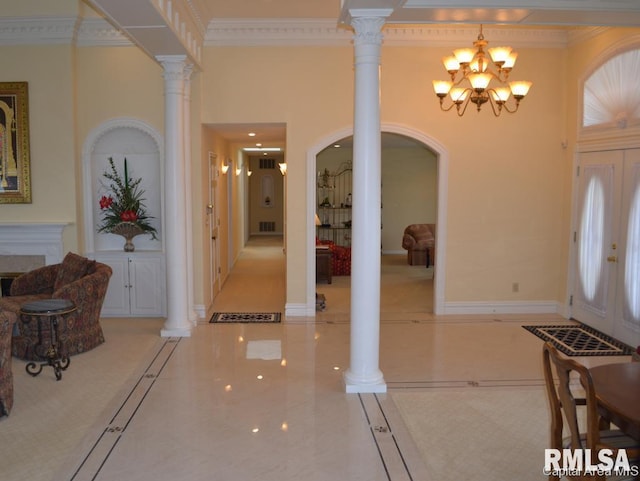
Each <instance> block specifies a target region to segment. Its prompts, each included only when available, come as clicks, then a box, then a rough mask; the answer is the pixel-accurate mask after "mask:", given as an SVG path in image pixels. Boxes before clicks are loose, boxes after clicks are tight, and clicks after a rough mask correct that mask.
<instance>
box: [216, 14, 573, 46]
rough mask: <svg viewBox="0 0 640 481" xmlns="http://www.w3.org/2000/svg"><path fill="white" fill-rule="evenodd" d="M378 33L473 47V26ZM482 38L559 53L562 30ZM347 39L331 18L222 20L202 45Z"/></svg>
mask: <svg viewBox="0 0 640 481" xmlns="http://www.w3.org/2000/svg"><path fill="white" fill-rule="evenodd" d="M382 34H383V38H384V40H383V45H384V46H388V47H405V46H420V47H424V46H437V47H459V46H460V45H462V44H465V43H468V44H469V45H472V44H473V41H474V40H476V38H477V36H478V27H477V26H453V27H452V26H433V25H400V24H388V25H385V26H384V28H383V29H382ZM484 35H485V37H486V38H487V39H489V40H490V41H491V42H493V43H498V42H499V43H508V44H509V45H511V46H512V47H515V48H517V47H538V48H564V47H566V46H567V41H568V34H567V30H566V29H562V28H557V29H552V28H542V29H535V28H505V27H503V28H484ZM352 39H353V30H351V28H350V27H346V26H343V25H339V24H338V23H337V21H336V20H333V19H326V20H315V19H290V20H277V21H273V20H261V19H253V20H251V19H228V20H212V21H211V22H210V23H209V26H208V28H207V34H206V36H205V46H208V47H212V46H217V47H220V46H259V45H283V46H284V45H325V46H327V45H328V46H331V45H338V46H340V45H342V46H344V45H350V43H351V41H352Z"/></svg>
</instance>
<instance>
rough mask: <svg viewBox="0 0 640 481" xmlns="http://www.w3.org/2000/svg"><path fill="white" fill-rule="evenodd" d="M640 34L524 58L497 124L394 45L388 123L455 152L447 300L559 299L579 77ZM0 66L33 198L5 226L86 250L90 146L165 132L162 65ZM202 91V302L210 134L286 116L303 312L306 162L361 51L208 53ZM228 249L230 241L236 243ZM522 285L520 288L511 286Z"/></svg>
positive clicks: (33, 57) (116, 50) (387, 70)
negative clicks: (122, 124) (146, 127)
mask: <svg viewBox="0 0 640 481" xmlns="http://www.w3.org/2000/svg"><path fill="white" fill-rule="evenodd" d="M18 3H21V2H18ZM36 4H37V2H35V3H29V5H36ZM71 4H73V5H74V6H75V5H76V4H75V3H74V2H70V4H68V6H69V7H71ZM16 14H17V13H16ZM639 32H640V30H639V29H635V30H630V29H609V30H605V31H604V33H603V34H601V35H600V36H599V37H597V38H594V39H589V40H587V41H583V42H581V43H578V44H572V45H571V46H570V47H569V48H567V49H533V48H529V49H524V48H522V49H519V50H520V57H519V60H518V64H517V66H516V69H515V70H514V72H513V74H512V76H513V78H526V79H530V80H532V81H533V82H534V85H533V88H532V90H531V93H530V95H529V96H528V98H527V99H525V101H524V103H523V105H522V108H521V110H520V111H519V112H518V113H517V114H515V115H503V116H502V117H500V118H495V117H493V115H491V114H490V112H488V111H483V112H481V113H476V112H469V113H467V115H465V116H464V117H462V118H459V117H457V116H456V115H455V114H454V113H453V112H449V113H443V112H441V111H440V110H439V107H438V103H437V100H436V98H435V96H434V95H433V93H432V88H431V85H430V82H431V80H432V79H433V78H444V75H443V73H444V72H443V70H442V67H441V66H440V61H439V60H438V59H439V58H440V57H442V56H443V55H445V54H447V53H448V50H449V49H443V48H429V47H424V48H413V47H406V48H405V47H402V48H401V47H383V52H382V69H381V72H382V77H381V81H382V83H381V101H382V110H381V113H382V121H383V123H385V124H387V125H395V126H399V127H402V128H405V127H406V128H408V129H412V130H415V131H417V132H420V133H421V135H424V136H425V137H426V138H430V139H434V141H435V142H437V143H438V145H440V146H442V147H443V148H444V149H445V150H446V153H447V157H448V162H449V164H448V167H449V183H448V186H447V189H446V197H445V198H444V202H445V203H446V206H447V223H448V237H447V239H448V242H447V245H446V252H447V259H446V261H447V262H446V279H447V284H446V289H445V300H446V301H501V300H502V301H505V300H526V301H535V300H556V301H560V302H563V301H564V297H565V285H566V271H567V264H568V245H569V242H568V240H569V234H570V219H571V203H570V202H571V183H572V164H573V157H574V150H575V145H576V140H577V135H578V134H577V128H576V125H577V115H578V112H579V95H578V89H579V80H580V79H581V78H582V77H583V75H584V72H585V70H586V69H588V68H590V66H591V65H592V64H593V61H594V59H596V58H598V57H599V56H600V55H601V54H602V53H603V52H604V51H606V50H607V49H609V48H610V46H611V45H613V44H616V43H617V42H623V41H625V40H628V38H629V37H630V36H632V35H635V36H638V35H639ZM638 44H640V42H638ZM0 61H1V62H2V64H3V65H5V66H10V68H6V69H3V72H4V73H2V74H0V80H3V81H9V80H11V81H15V80H26V81H28V82H29V93H30V119H31V162H32V190H33V203H32V204H22V205H6V204H5V205H1V206H0V212H1V217H2V221H5V222H6V221H25V220H26V221H32V222H43V221H66V222H70V223H73V225H71V226H70V227H68V228H67V229H66V230H65V239H64V241H65V249H67V250H82V245H83V244H82V240H78V236H79V233H80V232H82V206H83V202H84V200H83V198H82V185H81V180H80V179H81V176H80V172H81V151H82V147H83V144H84V142H85V140H86V138H87V135H88V134H89V133H90V132H91V131H92V130H93V129H95V128H96V127H98V126H99V125H100V124H101V123H102V122H105V121H106V120H109V119H112V118H115V117H130V118H135V119H139V120H142V121H144V122H147V123H148V124H150V125H151V126H152V127H153V128H155V129H157V130H158V131H159V132H163V130H164V127H163V126H164V120H163V115H164V95H163V79H162V69H161V68H160V66H158V65H157V64H156V63H155V62H154V61H153V60H151V59H150V58H148V57H147V56H146V55H145V54H143V53H142V52H140V51H139V50H137V49H136V48H134V47H112V48H102V47H91V48H87V47H85V48H72V47H70V46H33V47H24V46H19V47H2V48H0ZM541 66H543V67H544V68H541ZM193 82H194V93H193V99H194V102H193V104H192V130H194V131H195V132H196V133H195V134H194V139H193V141H192V143H191V145H192V162H193V165H192V167H193V168H192V172H193V185H194V186H197V188H198V189H200V191H199V192H192V194H191V195H192V202H193V204H194V205H193V210H194V217H193V228H194V235H193V239H194V246H193V249H194V263H195V264H196V265H197V266H198V267H197V268H196V271H195V276H196V279H195V293H196V294H195V302H196V303H197V304H203V305H205V306H208V305H210V298H209V297H210V295H209V294H208V292H209V278H208V275H209V274H208V273H207V269H206V268H205V267H204V266H206V265H207V261H208V259H207V255H208V254H207V248H208V242H209V240H208V233H207V232H206V229H205V227H204V223H203V219H204V217H205V213H204V210H203V209H204V206H205V205H206V202H205V201H206V199H207V195H206V191H207V188H208V187H207V186H206V178H207V175H206V173H207V169H208V166H207V152H208V151H213V152H216V153H217V154H218V159H219V160H222V159H224V158H226V157H229V156H233V155H235V154H234V150H233V147H232V146H229V145H227V144H226V143H225V142H224V141H223V140H222V139H220V138H216V137H215V136H213V135H212V134H211V132H210V131H209V130H208V129H206V128H204V129H201V128H200V127H201V125H203V124H214V123H243V122H281V123H284V124H286V126H287V127H286V134H287V151H286V159H285V160H286V162H287V164H288V174H287V183H286V185H287V192H286V194H287V206H286V209H287V230H286V234H287V271H286V275H287V303H289V304H304V303H305V302H306V290H307V286H306V277H307V276H306V272H305V270H304V268H302V267H301V266H304V265H306V250H307V244H308V243H311V242H313V238H311V239H308V238H307V232H306V229H305V228H304V226H305V222H306V199H307V195H306V186H307V169H308V168H315V166H307V153H308V151H309V149H311V148H312V147H314V146H316V145H317V144H318V142H319V141H320V139H323V138H330V137H331V136H332V135H334V134H335V133H337V132H341V131H344V130H345V129H348V128H349V127H351V125H352V119H353V48H352V47H351V46H345V47H253V48H250V47H215V48H206V49H205V51H204V55H203V71H202V72H196V73H194V80H193ZM559 85H560V88H558V86H559ZM563 86H564V88H563ZM485 110H486V107H485ZM564 145H567V146H568V147H567V148H564V147H563V146H564ZM234 177H235V176H234ZM227 183H228V184H227ZM229 188H230V189H231V190H230V191H229V192H227V189H229ZM242 194H243V191H242V188H241V187H240V186H239V185H237V184H236V180H234V179H231V180H224V182H223V181H222V180H220V183H219V188H218V203H219V213H220V219H221V228H224V227H225V224H226V223H227V221H228V219H226V218H225V216H226V215H227V209H226V206H225V199H226V198H227V195H232V196H233V199H234V201H233V202H234V214H233V215H239V213H238V211H237V210H235V209H238V208H240V207H241V206H242V197H241V196H242ZM243 229H244V227H241V228H240V230H238V231H235V230H234V232H233V235H232V236H231V241H230V242H231V243H230V244H229V245H224V246H221V253H222V259H221V270H222V271H223V276H226V274H227V273H228V269H229V268H230V266H231V265H232V263H233V261H234V260H235V258H236V257H237V255H238V253H239V251H240V248H241V246H242V243H243V240H244V239H243V234H244V230H243ZM220 239H221V242H223V239H224V242H226V239H227V236H226V234H224V233H221V236H220ZM513 282H518V283H519V284H520V292H519V293H513V292H511V286H512V283H513Z"/></svg>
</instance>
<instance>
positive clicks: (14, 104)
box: [0, 82, 31, 204]
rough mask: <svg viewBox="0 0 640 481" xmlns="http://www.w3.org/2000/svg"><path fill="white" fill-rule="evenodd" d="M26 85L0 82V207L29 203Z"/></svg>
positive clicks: (29, 177) (27, 100)
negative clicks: (1, 205) (2, 205)
mask: <svg viewBox="0 0 640 481" xmlns="http://www.w3.org/2000/svg"><path fill="white" fill-rule="evenodd" d="M30 164H31V162H30V159H29V88H28V82H0V204H30V203H31V175H30V171H31V166H30Z"/></svg>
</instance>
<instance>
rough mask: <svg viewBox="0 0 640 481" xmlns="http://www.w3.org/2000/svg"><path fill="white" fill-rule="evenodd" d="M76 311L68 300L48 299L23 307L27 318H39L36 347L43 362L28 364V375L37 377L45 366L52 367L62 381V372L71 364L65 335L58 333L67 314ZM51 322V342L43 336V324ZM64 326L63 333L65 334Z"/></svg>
mask: <svg viewBox="0 0 640 481" xmlns="http://www.w3.org/2000/svg"><path fill="white" fill-rule="evenodd" d="M75 310H76V306H75V305H74V304H73V302H71V301H69V300H66V299H47V300H40V301H33V302H30V303H27V304H25V305H23V306H22V308H21V312H22V313H23V314H26V315H27V316H32V317H35V318H37V322H38V338H39V339H38V344H37V345H36V346H35V353H36V354H37V356H38V357H39V358H41V359H43V361H42V362H40V361H38V362H36V361H31V362H29V363H27V365H26V366H25V369H26V371H27V374H30V375H31V376H33V377H35V376H37V375H38V374H40V373H41V372H42V369H43V368H44V367H45V366H51V367H52V368H53V372H54V374H55V375H56V380H58V381H59V380H60V379H62V371H64V370H66V369H67V368H68V367H69V364H71V359H69V356H67V355H66V354H64V353H65V352H66V350H65V349H64V335H62V336H61V334H60V332H58V328H59V325H58V324H59V320H60V321H62V320H63V316H64V315H65V314H69V313H70V312H73V311H75ZM47 321H48V322H49V336H48V337H49V339H48V341H49V342H46V341H45V339H44V338H45V337H46V336H43V326H42V323H43V322H47ZM64 329H65V328H64V324H63V327H62V331H63V332H64Z"/></svg>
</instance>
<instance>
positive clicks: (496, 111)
mask: <svg viewBox="0 0 640 481" xmlns="http://www.w3.org/2000/svg"><path fill="white" fill-rule="evenodd" d="M488 98H489V104H490V105H491V110H492V111H493V115H495V116H496V117H500V114H501V113H502V107H503V106H504V105H505V104H504V102H497V101H495V100H493V99H492V98H491V95H489V97H488Z"/></svg>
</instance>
